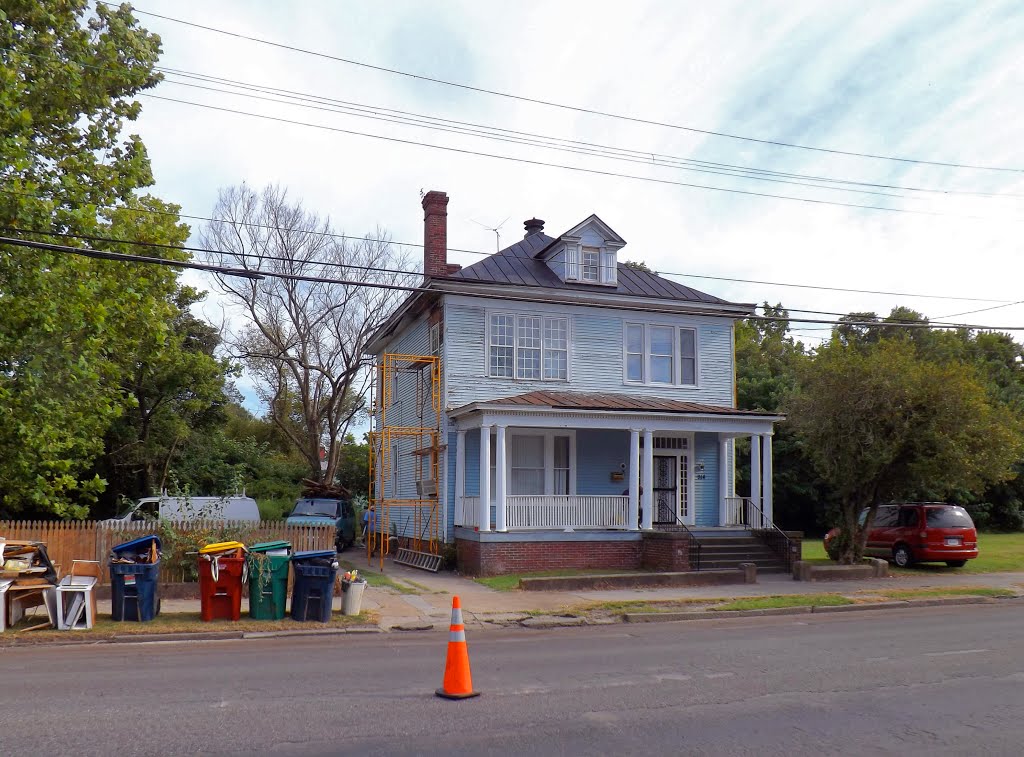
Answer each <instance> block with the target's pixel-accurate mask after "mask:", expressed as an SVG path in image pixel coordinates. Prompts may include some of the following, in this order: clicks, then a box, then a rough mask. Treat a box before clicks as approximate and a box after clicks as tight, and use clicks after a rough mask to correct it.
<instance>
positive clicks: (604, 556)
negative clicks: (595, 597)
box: [455, 539, 641, 576]
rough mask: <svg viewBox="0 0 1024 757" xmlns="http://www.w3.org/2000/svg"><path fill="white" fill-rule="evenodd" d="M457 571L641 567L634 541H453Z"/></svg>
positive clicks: (496, 572)
mask: <svg viewBox="0 0 1024 757" xmlns="http://www.w3.org/2000/svg"><path fill="white" fill-rule="evenodd" d="M455 545H456V550H457V552H458V558H457V559H458V567H459V571H460V572H462V573H464V574H465V575H469V576H500V575H505V574H507V573H528V572H534V571H541V570H571V569H608V570H624V569H632V570H636V569H637V568H639V567H640V553H641V542H640V541H639V540H636V541H520V542H516V541H506V542H480V541H473V540H469V539H456V542H455Z"/></svg>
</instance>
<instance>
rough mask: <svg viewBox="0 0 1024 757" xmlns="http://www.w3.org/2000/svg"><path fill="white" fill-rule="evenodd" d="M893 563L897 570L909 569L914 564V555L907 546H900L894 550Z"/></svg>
mask: <svg viewBox="0 0 1024 757" xmlns="http://www.w3.org/2000/svg"><path fill="white" fill-rule="evenodd" d="M892 561H893V562H894V563H895V564H896V567H897V568H909V567H910V566H911V565H913V564H914V554H913V552H911V551H910V547H908V546H907V545H906V544H898V545H896V547H895V548H893V550H892Z"/></svg>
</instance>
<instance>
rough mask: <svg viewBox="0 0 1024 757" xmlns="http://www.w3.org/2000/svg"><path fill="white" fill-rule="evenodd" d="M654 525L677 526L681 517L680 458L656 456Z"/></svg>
mask: <svg viewBox="0 0 1024 757" xmlns="http://www.w3.org/2000/svg"><path fill="white" fill-rule="evenodd" d="M653 495H654V523H655V525H667V524H675V523H676V522H677V517H678V515H679V458H678V457H676V456H675V455H654V490H653Z"/></svg>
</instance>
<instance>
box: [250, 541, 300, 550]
mask: <svg viewBox="0 0 1024 757" xmlns="http://www.w3.org/2000/svg"><path fill="white" fill-rule="evenodd" d="M291 548H292V544H291V542H287V541H264V542H260V543H259V544H253V545H252V546H250V547H249V551H250V552H272V551H273V550H275V549H287V550H289V551H290V550H291Z"/></svg>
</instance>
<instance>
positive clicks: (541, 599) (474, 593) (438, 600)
mask: <svg viewBox="0 0 1024 757" xmlns="http://www.w3.org/2000/svg"><path fill="white" fill-rule="evenodd" d="M343 559H345V560H346V561H347V562H349V563H351V564H352V565H354V566H355V567H356V568H358V569H359V571H360V572H361V573H363V574H376V575H379V574H380V572H381V571H380V570H379V563H378V561H377V560H376V559H375V560H374V561H373V563H372V564H370V565H367V564H366V558H365V556H362V555H358V554H351V555H348V554H346V555H343ZM384 575H385V576H386V577H387V578H389V579H391V580H392V581H393V582H395V583H396V584H398V585H399V586H401V587H403V591H399V590H397V589H393V588H390V587H384V586H372V585H371V586H368V587H367V588H366V591H365V593H364V594H363V603H362V607H363V609H364V610H370V611H373V612H375V613H377V615H378V617H379V621H378V623H379V626H380V627H381V628H382V629H384V630H414V629H425V628H428V627H433V626H443V625H446V624H447V623H448V622H449V619H450V617H451V604H452V597H453V596H454V595H458V596H459V598H460V600H461V603H462V608H463V614H464V616H465V619H466V622H467V624H468V625H472V626H477V627H481V626H494V625H495V624H500V623H502V622H510V621H515V620H518V619H521V618H522V617H524V616H525V615H526V614H527V613H542V614H553V615H557V614H558V613H559V612H561V611H564V610H565V609H567V608H569V607H573V606H579V605H584V604H587V603H596V602H624V601H659V600H680V599H717V598H724V599H729V598H736V597H758V596H767V595H775V594H824V593H840V594H851V595H852V594H854V593H856V592H859V591H870V590H879V589H888V590H892V589H929V588H943V587H986V588H1000V589H1011V590H1014V591H1018V592H1022V593H1024V573H985V574H962V573H957V572H956V571H952V570H948V569H946V570H944V569H929V568H923V569H921V572H920V574H919V575H918V574H916V573H915V574H913V575H903V574H900V575H897V576H890V577H888V578H882V579H867V580H859V581H828V582H813V583H808V582H803V581H794V580H793V579H792V578H791V577H790V576H788V575H779V574H766V575H759V576H758V579H757V581H758V582H757V583H756V584H738V585H727V586H698V587H682V588H659V589H616V590H584V591H530V592H524V591H506V592H502V591H495V590H493V589H490V588H488V587H486V586H483V585H481V584H479V583H477V582H476V581H473V580H472V579H469V578H466V577H463V576H460V575H457V574H454V573H449V572H441V573H429V572H427V571H422V570H416V569H414V568H409V567H406V566H403V565H395V564H393V563H392V562H391V561H390V560H386V561H385V568H384ZM372 580H373V578H372V577H371V581H372ZM404 592H408V593H404ZM340 603H341V600H340V597H336V598H335V608H336V609H340V606H341V604H340ZM103 604H109V603H103V602H101V607H100V612H105V611H109V607H103V606H102V605H103ZM245 604H246V603H245V601H243V613H244V612H245ZM162 609H163V612H198V611H199V600H198V599H193V600H188V599H182V600H171V599H168V600H163V603H162Z"/></svg>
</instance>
